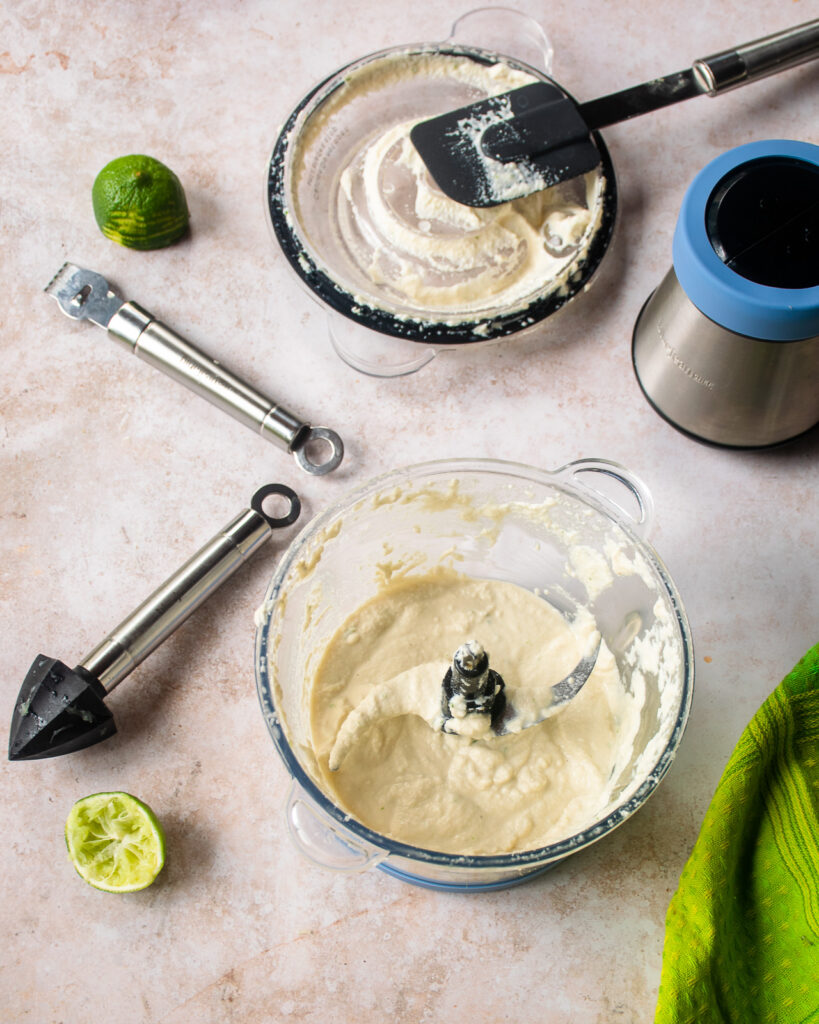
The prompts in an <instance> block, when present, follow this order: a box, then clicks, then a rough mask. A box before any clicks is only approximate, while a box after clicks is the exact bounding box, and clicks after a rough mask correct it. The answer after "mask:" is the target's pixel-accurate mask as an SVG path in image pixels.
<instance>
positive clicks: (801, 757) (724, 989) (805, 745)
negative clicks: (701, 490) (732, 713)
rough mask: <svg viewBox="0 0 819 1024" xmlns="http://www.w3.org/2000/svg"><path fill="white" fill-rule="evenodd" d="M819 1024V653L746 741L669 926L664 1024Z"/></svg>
mask: <svg viewBox="0 0 819 1024" xmlns="http://www.w3.org/2000/svg"><path fill="white" fill-rule="evenodd" d="M773 1022H775V1024H809V1022H810V1024H819V645H818V646H816V647H814V648H812V649H811V650H810V651H808V653H807V654H806V655H805V657H804V658H803V659H802V660H801V661H800V662H799V664H798V665H797V666H796V667H795V668H794V670H793V671H792V672H791V673H790V675H788V676H786V677H785V679H783V681H782V682H781V683H780V684H779V686H778V687H777V688H776V689H775V690H774V692H773V693H772V694H771V695H770V697H768V699H767V700H766V701H765V703H764V704H763V705H762V707H761V708H760V709H759V711H757V713H756V714H755V715H754V717H753V719H752V720H751V722H750V723H749V725H748V727H747V728H746V729H745V731H744V732H743V734H742V736H741V737H740V740H739V743H738V744H737V746H736V749H735V750H734V752H733V754H732V755H731V758H730V760H729V762H728V764H727V766H726V768H725V771H724V773H723V776H722V778H721V779H720V782H719V785H718V787H717V791H716V793H715V794H714V798H713V800H712V801H711V805H710V806H709V808H708V812H707V813H706V816H705V820H704V821H703V824H702V829H701V830H700V835H699V838H698V839H697V842H696V844H695V846H694V849H693V851H692V853H691V856H690V857H689V859H688V863H687V864H686V865H685V868H684V869H683V872H682V875H681V877H680V883H679V887H678V889H677V892H676V893H675V894H674V896H673V898H672V900H671V904H670V906H669V908H668V914H667V917H666V933H665V945H664V948H663V967H662V980H661V984H660V995H659V1000H658V1003H657V1013H656V1016H655V1024H773Z"/></svg>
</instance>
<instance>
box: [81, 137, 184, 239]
mask: <svg viewBox="0 0 819 1024" xmlns="http://www.w3.org/2000/svg"><path fill="white" fill-rule="evenodd" d="M91 199H92V202H93V204H94V217H95V218H96V220H97V224H98V225H99V228H100V231H102V233H103V234H104V235H105V237H106V238H110V239H111V240H112V241H114V242H119V244H120V245H125V246H128V248H130V249H161V248H162V247H163V246H166V245H170V244H171V243H172V242H175V241H176V240H177V239H178V238H180V237H181V236H182V235H183V234H184V233H185V231H186V230H187V227H188V221H189V219H190V217H189V214H188V203H187V200H186V199H185V192H184V189H183V188H182V183H181V182H180V180H179V178H177V176H176V175H175V174H174V172H173V171H172V170H171V169H170V167H166V166H165V164H163V163H161V161H159V160H155V159H154V158H153V157H152V156H141V155H131V156H121V157H118V158H117V159H116V160H112V161H111V163H109V164H106V165H105V167H103V169H102V170H101V171H100V173H99V174H98V175H97V177H96V179H95V180H94V187H93V188H92V190H91Z"/></svg>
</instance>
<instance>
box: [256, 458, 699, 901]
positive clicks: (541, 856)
mask: <svg viewBox="0 0 819 1024" xmlns="http://www.w3.org/2000/svg"><path fill="white" fill-rule="evenodd" d="M651 519H652V503H651V498H650V495H649V493H648V491H647V490H646V488H645V486H644V485H643V484H642V483H641V482H640V481H639V480H638V479H637V478H636V477H635V476H633V475H632V474H631V473H629V472H628V471H627V470H625V469H624V468H623V467H621V466H619V465H617V464H616V463H613V462H609V461H605V460H595V459H584V460H580V461H577V462H573V463H570V464H569V465H567V466H565V467H563V468H562V469H558V470H556V471H554V472H546V471H543V470H540V469H535V468H532V467H529V466H524V465H518V464H514V463H507V462H500V461H494V460H483V459H463V460H445V461H440V462H430V463H426V464H423V465H417V466H412V467H409V468H406V469H400V470H397V471H394V472H391V473H388V474H385V475H384V476H381V477H378V478H377V479H375V480H373V481H371V482H370V483H368V484H366V485H364V486H362V487H361V488H360V489H358V490H356V491H354V492H353V493H352V494H350V495H349V496H348V497H347V498H346V499H343V500H342V501H340V502H338V503H337V504H336V505H334V506H333V507H331V508H329V509H327V510H326V511H325V512H323V513H322V514H321V515H319V516H318V517H317V518H316V519H314V520H313V521H312V523H310V524H309V525H308V526H307V527H306V528H305V529H304V530H303V531H302V532H301V533H300V534H299V536H298V537H297V538H296V539H295V540H294V541H293V543H292V544H291V546H290V547H289V549H288V550H287V551H286V553H285V555H284V557H283V558H282V559H281V561H280V563H279V565H278V568H277V570H276V572H275V574H274V576H273V579H272V581H271V584H270V587H269V589H268V591H267V595H266V597H265V602H264V605H263V606H262V607H261V609H260V610H259V613H258V615H257V627H258V628H257V633H256V679H257V688H258V693H259V699H260V702H261V706H262V711H263V714H264V717H265V720H266V722H267V726H268V729H269V731H270V735H271V737H272V739H273V743H274V745H275V747H276V749H277V751H278V753H279V755H280V756H281V758H282V760H283V762H284V764H285V766H286V768H287V770H288V772H289V773H290V775H291V776H292V779H293V783H292V787H291V792H290V797H289V800H288V806H287V812H286V816H287V822H288V826H289V829H290V832H291V835H292V836H293V838H294V840H295V841H296V843H297V845H298V846H299V848H300V849H301V851H302V852H303V853H304V854H305V855H306V856H307V857H308V858H309V859H310V860H312V861H314V862H316V863H318V864H322V865H324V866H326V867H331V868H335V869H337V870H340V871H360V870H363V869H365V868H369V867H371V866H374V865H377V866H378V867H379V868H380V869H382V870H384V871H386V872H388V873H390V874H392V875H394V876H397V877H399V878H401V879H404V880H406V881H408V882H412V883H415V884H419V885H424V886H427V887H432V888H439V889H447V890H452V891H480V890H486V889H493V888H501V887H504V886H508V885H512V884H515V883H517V882H520V881H524V880H525V879H527V878H529V877H531V876H532V875H534V874H537V873H538V872H540V871H543V870H545V869H546V868H548V867H549V866H551V865H553V864H554V863H556V862H557V861H559V860H561V859H562V858H564V857H566V856H568V855H569V854H571V853H573V852H575V851H577V850H581V849H583V848H584V847H586V846H588V845H590V844H591V843H594V842H596V841H597V840H599V839H601V838H603V837H604V836H606V835H607V834H608V833H609V832H611V831H612V830H613V829H614V828H616V827H617V826H618V825H620V824H621V823H622V822H623V821H625V820H626V819H627V818H628V817H629V816H630V815H632V814H633V813H634V812H635V811H636V810H638V808H639V807H640V806H641V805H642V804H643V803H644V802H645V801H646V800H647V798H648V797H649V796H650V795H651V793H652V792H653V791H654V789H655V788H656V786H657V785H658V783H659V782H660V780H661V779H662V778H663V776H664V775H665V773H666V771H667V770H668V768H669V766H670V764H671V761H672V759H673V757H674V754H675V752H676V750H677V747H678V745H679V743H680V740H681V738H682V734H683V730H684V728H685V725H686V721H687V719H688V714H689V709H690V705H691V699H692V693H693V675H694V660H693V648H692V641H691V634H690V630H689V627H688V622H687V619H686V615H685V612H684V609H683V606H682V602H681V600H680V597H679V595H678V593H677V590H676V588H675V586H674V583H673V582H672V580H671V578H670V577H669V575H668V572H667V570H666V569H665V567H664V565H663V563H662V562H661V561H660V559H659V557H658V556H657V554H656V553H655V552H654V550H653V549H652V548H651V547H650V546H649V544H648V543H647V542H646V540H645V537H646V534H647V532H648V530H649V528H650V525H651ZM385 562H388V563H389V564H390V565H392V566H397V565H401V566H402V569H401V570H400V571H401V572H404V573H406V574H408V576H409V577H411V576H413V575H417V574H421V575H423V574H425V573H428V572H429V571H430V570H432V569H434V568H436V567H438V566H441V565H450V566H454V567H455V568H456V569H457V571H458V573H461V574H464V575H465V576H467V577H471V578H474V579H490V580H503V581H508V582H511V583H514V584H517V585H518V586H519V587H523V588H525V589H526V590H528V591H531V592H534V593H536V594H537V595H538V596H539V597H542V598H543V599H544V600H546V601H548V602H549V603H550V604H551V605H553V606H554V607H555V608H557V609H558V611H560V612H561V614H562V615H563V616H564V617H565V618H566V619H567V620H569V621H570V620H571V619H572V617H573V616H575V615H577V614H578V612H580V611H581V610H583V614H584V615H585V613H586V611H588V612H590V613H591V615H592V616H593V617H594V620H595V625H596V628H597V630H598V631H599V633H600V634H601V635H602V637H603V640H604V642H605V644H606V646H607V647H608V649H609V651H610V652H611V655H612V656H613V658H614V660H615V662H616V664H617V668H618V671H619V675H620V678H621V680H622V683H623V686H624V688H625V690H626V692H627V694H630V695H632V696H633V697H634V699H635V706H636V707H638V708H639V717H638V721H637V724H636V726H635V731H634V733H633V744H632V746H631V749H630V750H626V753H625V754H624V755H623V756H622V757H620V758H619V759H618V763H617V765H616V766H614V767H613V768H612V770H611V775H610V778H609V786H610V789H609V792H608V795H607V796H606V798H605V799H606V801H607V802H606V803H605V805H604V806H601V808H600V811H599V813H598V814H597V816H596V818H595V820H593V821H592V822H591V823H590V824H589V825H588V826H587V827H584V828H583V829H582V830H580V831H579V832H578V833H577V834H574V835H567V836H565V837H564V838H562V839H560V840H559V841H556V842H553V843H550V844H549V845H547V846H542V847H540V848H537V849H528V850H522V851H519V852H514V853H501V854H498V855H494V856H483V855H482V856H472V855H463V856H462V855H458V854H453V853H443V852H439V851H436V850H431V849H422V848H419V847H415V846H412V845H408V844H407V843H404V842H399V841H397V840H394V839H392V838H389V837H387V836H385V835H381V834H379V833H378V832H375V831H373V830H372V829H370V828H368V827H367V826H366V825H364V824H362V823H361V822H360V821H358V820H356V819H355V818H354V817H352V815H351V814H350V813H349V812H348V811H346V810H345V809H344V807H342V806H340V801H338V800H337V799H336V798H334V796H333V792H332V790H331V788H330V787H329V785H328V783H327V781H326V779H325V778H324V776H323V770H322V767H321V766H320V764H319V763H318V759H317V757H316V755H315V753H314V750H313V746H312V742H311V723H310V698H311V680H312V679H313V675H314V673H315V670H316V668H317V665H318V663H319V662H320V660H321V657H322V655H323V652H324V651H325V649H326V646H327V644H328V642H329V639H330V638H331V637H332V636H333V634H334V633H335V632H336V631H337V629H338V628H339V627H340V626H341V625H342V623H343V622H344V621H345V620H346V619H347V616H348V614H349V613H350V611H351V610H352V609H354V608H358V607H360V606H361V605H362V604H364V603H365V602H367V601H368V600H370V599H371V598H373V597H374V596H375V595H376V594H378V592H379V590H380V588H381V587H382V585H383V582H384V571H385V570H384V564H385Z"/></svg>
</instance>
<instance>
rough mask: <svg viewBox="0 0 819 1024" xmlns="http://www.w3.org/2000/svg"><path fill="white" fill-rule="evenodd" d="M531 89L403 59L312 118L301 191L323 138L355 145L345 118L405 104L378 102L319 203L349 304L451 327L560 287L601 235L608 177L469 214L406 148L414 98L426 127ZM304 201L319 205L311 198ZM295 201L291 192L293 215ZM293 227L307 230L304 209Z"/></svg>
mask: <svg viewBox="0 0 819 1024" xmlns="http://www.w3.org/2000/svg"><path fill="white" fill-rule="evenodd" d="M533 81H536V79H534V78H533V77H532V76H530V75H528V74H525V73H523V72H521V71H518V70H516V69H514V68H511V67H509V66H508V65H506V64H502V63H498V64H494V65H491V66H487V65H483V64H479V63H477V62H475V61H473V60H470V59H468V58H466V57H459V56H452V55H446V54H440V53H424V54H417V53H416V54H413V53H399V54H397V55H395V54H394V55H390V56H388V57H383V58H380V59H377V60H375V61H373V62H370V63H368V64H366V65H364V66H363V67H362V68H360V69H357V70H355V71H353V72H351V73H350V74H349V75H348V77H347V78H346V79H345V82H344V85H343V87H341V88H339V89H337V90H336V91H335V92H334V93H332V94H331V96H330V97H329V98H328V99H327V100H326V101H325V103H324V104H323V106H322V107H320V108H319V111H318V112H317V113H315V114H313V115H312V117H311V118H310V119H309V120H308V122H307V124H306V125H305V127H304V129H303V131H302V132H301V135H300V137H299V138H298V140H297V143H296V155H295V157H294V177H295V180H296V183H297V186H298V183H299V180H300V178H301V177H302V176H303V175H304V174H305V171H304V168H305V167H306V166H307V165H308V164H310V163H311V161H312V164H313V165H316V166H319V165H321V164H322V162H325V163H326V161H327V160H328V159H329V158H328V156H327V155H326V151H327V148H328V140H329V139H331V138H332V139H333V146H334V147H338V148H339V150H341V149H343V147H344V146H347V147H350V146H351V144H350V139H349V138H348V136H349V135H350V134H352V135H355V132H354V131H353V130H352V129H351V128H350V127H349V126H347V125H345V126H344V128H339V127H338V124H339V123H341V124H344V123H345V117H348V116H349V111H350V110H352V109H358V108H357V106H356V105H358V106H362V105H363V104H366V103H367V102H371V103H378V102H379V97H380V96H391V97H392V96H396V95H403V93H402V89H406V96H404V99H403V101H402V102H400V103H399V102H395V103H394V104H391V103H390V100H385V101H383V104H384V109H383V111H381V113H380V116H379V117H377V118H375V119H374V120H375V121H376V122H377V123H378V127H377V128H373V129H370V130H369V131H368V132H365V133H363V134H362V136H361V137H360V138H356V141H355V143H354V144H353V145H352V146H351V148H348V149H347V151H346V155H345V156H344V157H343V158H340V163H339V166H338V169H337V172H336V174H335V176H334V178H333V184H332V185H331V186H330V188H329V192H330V194H329V195H327V196H326V200H327V201H328V203H329V208H328V209H327V216H329V218H330V219H331V221H332V222H333V223H334V224H335V225H336V229H337V233H338V237H337V239H336V241H337V243H338V244H337V251H338V252H340V253H342V254H343V259H344V260H345V261H346V263H347V266H348V269H349V270H350V272H351V274H352V279H351V282H350V285H349V287H350V288H351V290H353V292H354V293H355V294H356V299H357V301H359V302H361V303H362V304H370V305H373V306H376V307H379V308H385V309H388V310H390V311H391V312H395V313H397V314H398V315H407V316H415V317H420V318H424V319H431V318H432V319H434V318H436V317H438V318H445V319H446V320H447V322H453V323H454V322H458V321H463V320H472V319H476V318H479V317H482V316H491V315H493V314H497V313H498V312H510V311H513V310H516V309H521V308H525V307H526V306H527V305H529V304H530V303H531V302H532V301H533V299H534V298H539V297H542V296H544V295H548V294H551V293H552V292H555V291H558V290H565V289H566V288H567V285H568V282H569V281H570V279H571V277H572V275H573V274H575V273H576V272H577V270H578V268H579V266H580V265H581V264H582V262H583V260H584V259H585V256H586V253H587V252H588V248H589V246H590V244H591V241H592V238H593V236H594V234H595V232H596V230H597V228H598V227H599V225H600V221H601V217H602V210H603V197H604V192H605V179H604V178H603V176H602V174H601V173H600V171H599V169H598V170H595V171H592V172H590V173H589V174H587V175H585V176H584V177H582V178H578V179H576V180H574V181H569V182H565V183H562V184H560V185H556V186H554V187H552V188H549V189H545V190H542V191H539V192H535V193H534V194H532V195H529V196H526V197H524V198H521V199H516V200H514V201H511V202H506V203H503V204H501V205H499V206H493V207H489V208H473V207H468V206H463V205H461V204H459V203H456V202H454V201H453V200H451V199H449V198H448V197H447V196H445V195H444V193H443V192H441V190H440V189H439V188H438V187H437V185H435V183H434V182H433V180H432V178H431V177H430V175H429V173H428V172H427V169H426V167H425V165H424V163H423V161H422V160H421V158H420V156H419V155H418V153H417V152H416V150H415V147H414V146H413V145H412V143H411V141H410V139H409V131H410V129H411V127H412V126H413V124H415V123H416V122H417V121H418V120H421V119H423V118H422V117H418V116H416V117H414V118H408V117H407V113H408V112H409V111H408V110H407V108H408V107H409V108H412V106H413V103H412V102H411V101H409V100H408V99H407V98H406V97H407V96H409V97H411V96H412V95H413V92H412V90H413V89H415V90H418V92H419V95H420V96H422V97H423V98H422V99H419V101H418V104H417V105H416V106H417V108H418V109H420V110H423V111H424V114H423V116H424V117H428V116H432V115H433V114H434V113H443V112H444V111H445V110H447V109H452V108H453V107H457V106H461V105H464V104H466V103H470V102H475V101H477V100H479V99H482V98H484V97H486V96H494V95H499V94H502V93H504V92H508V91H509V90H511V89H514V88H517V87H520V86H523V85H527V84H530V83H531V82H533ZM437 87H440V90H441V92H442V95H444V96H445V97H446V98H445V99H444V101H443V106H441V107H440V109H435V108H433V109H430V96H431V95H432V94H433V93H434V90H435V88H437ZM459 90H460V91H459ZM455 96H457V97H458V99H455ZM438 102H439V103H440V102H441V101H438ZM393 107H394V109H393ZM399 111H401V116H398V112H399ZM350 119H351V120H352V118H350ZM370 119H371V120H373V118H372V115H371V118H370ZM334 133H335V135H334ZM336 136H337V137H336ZM490 162H491V163H493V164H494V163H495V161H490ZM498 167H499V168H504V165H501V164H498ZM504 173H506V174H508V168H505V170H504ZM306 194H307V196H308V198H309V202H310V203H313V202H315V201H316V199H317V196H316V193H315V190H313V191H312V192H310V191H309V190H307V193H306ZM299 195H300V190H299V189H298V187H297V190H296V200H295V205H296V208H297V210H298V209H299V202H300V200H299V198H298V197H299ZM299 219H300V220H301V221H302V222H305V220H307V221H309V219H310V218H309V216H308V211H307V209H306V208H305V209H304V210H303V211H301V212H300V214H299ZM318 230H323V229H321V228H319V229H318ZM311 241H314V239H311ZM328 253H329V250H328ZM328 253H325V254H324V256H325V259H327V260H328V261H329V262H332V255H328ZM319 255H321V254H319ZM330 270H331V274H332V273H334V272H336V271H338V270H339V268H338V267H333V266H331V267H330Z"/></svg>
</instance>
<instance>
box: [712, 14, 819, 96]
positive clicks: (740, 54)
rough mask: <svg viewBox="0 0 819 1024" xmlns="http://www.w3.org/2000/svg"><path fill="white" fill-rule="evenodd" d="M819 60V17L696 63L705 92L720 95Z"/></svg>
mask: <svg viewBox="0 0 819 1024" xmlns="http://www.w3.org/2000/svg"><path fill="white" fill-rule="evenodd" d="M816 57H819V18H817V19H814V20H813V21H806V22H804V23H803V24H802V25H796V26H794V27H793V28H789V29H785V30H784V31H782V32H775V33H773V34H772V35H769V36H765V37H764V38H763V39H756V40H754V41H753V42H751V43H745V45H744V46H737V47H734V49H732V50H724V51H723V52H721V53H715V54H714V55H713V56H711V57H703V58H702V59H701V60H697V61H694V64H693V70H694V74H695V76H696V78H697V81H698V84H699V85H700V87H701V88H702V90H703V91H704V92H707V93H710V94H711V95H716V93H719V92H725V91H726V90H727V89H733V88H735V87H736V86H738V85H744V84H745V83H746V82H754V81H756V80H757V79H760V78H765V77H767V76H768V75H772V74H775V73H776V72H778V71H784V70H785V69H786V68H793V67H796V66H797V65H799V64H804V63H806V62H807V61H809V60H813V59H814V58H816Z"/></svg>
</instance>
